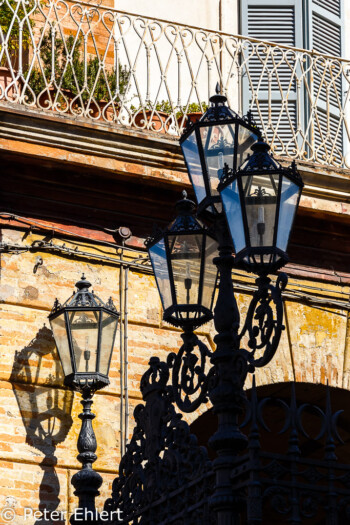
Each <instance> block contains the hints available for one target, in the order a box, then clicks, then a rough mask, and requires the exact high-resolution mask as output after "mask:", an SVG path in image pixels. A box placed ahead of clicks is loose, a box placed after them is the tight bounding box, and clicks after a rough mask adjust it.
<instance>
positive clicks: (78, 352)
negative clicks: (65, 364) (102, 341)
mask: <svg viewBox="0 0 350 525" xmlns="http://www.w3.org/2000/svg"><path fill="white" fill-rule="evenodd" d="M99 314H100V312H99V311H95V310H86V311H81V312H68V317H69V324H70V328H71V334H72V342H73V352H74V358H75V363H76V368H77V372H80V373H81V372H90V373H94V372H96V364H97V343H98V329H99Z"/></svg>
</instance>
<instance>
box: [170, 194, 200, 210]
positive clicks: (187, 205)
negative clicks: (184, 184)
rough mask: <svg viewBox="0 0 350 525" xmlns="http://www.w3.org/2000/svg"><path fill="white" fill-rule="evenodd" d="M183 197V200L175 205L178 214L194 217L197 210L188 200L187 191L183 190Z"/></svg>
mask: <svg viewBox="0 0 350 525" xmlns="http://www.w3.org/2000/svg"><path fill="white" fill-rule="evenodd" d="M181 195H182V199H181V200H179V201H178V202H177V203H176V205H175V207H176V211H177V213H178V214H179V215H193V214H194V211H195V209H196V205H195V203H194V202H193V201H191V200H190V199H188V198H187V191H186V190H183V191H182V193H181Z"/></svg>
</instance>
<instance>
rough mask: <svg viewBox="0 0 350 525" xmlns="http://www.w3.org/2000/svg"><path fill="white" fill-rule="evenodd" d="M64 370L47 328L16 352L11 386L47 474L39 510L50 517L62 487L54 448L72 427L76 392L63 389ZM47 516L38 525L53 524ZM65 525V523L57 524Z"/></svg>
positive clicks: (26, 427)
mask: <svg viewBox="0 0 350 525" xmlns="http://www.w3.org/2000/svg"><path fill="white" fill-rule="evenodd" d="M62 377H63V373H62V368H61V364H60V361H59V358H58V354H57V350H56V345H55V341H54V338H53V336H52V332H51V330H50V329H49V328H47V327H46V326H45V325H44V326H43V328H40V330H39V331H38V332H37V334H36V336H35V337H34V339H33V340H32V341H31V342H30V343H29V344H28V346H26V347H25V348H23V349H22V350H21V351H16V354H15V359H14V363H13V367H12V374H11V383H12V388H13V391H14V393H15V396H16V400H17V404H18V407H19V410H20V412H21V417H22V420H23V425H24V427H25V429H26V434H27V438H26V442H27V443H28V444H29V445H31V446H32V447H35V448H36V449H38V450H40V452H42V453H43V454H44V458H43V460H42V462H41V463H40V467H41V469H42V471H43V473H44V475H43V479H42V481H41V484H40V489H39V498H40V502H39V507H38V510H40V511H41V512H44V511H45V510H46V516H49V515H50V513H51V512H53V511H54V510H56V509H57V507H58V505H59V503H60V499H59V493H60V484H59V480H58V477H57V474H56V471H55V465H56V464H57V458H56V456H55V449H56V446H57V444H58V443H61V442H63V441H64V440H65V438H66V436H67V434H68V432H69V429H70V427H71V425H72V421H73V420H72V417H71V410H72V404H73V396H74V394H73V392H71V391H69V390H62V389H61V388H59V386H60V385H62V382H63V380H62ZM50 522H51V521H50V520H47V519H45V516H43V517H42V518H40V519H39V520H37V521H36V522H35V525H39V524H43V523H50ZM56 523H57V524H58V525H64V523H65V522H64V521H57V522H56Z"/></svg>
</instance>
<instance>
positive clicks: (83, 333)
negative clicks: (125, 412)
mask: <svg viewBox="0 0 350 525" xmlns="http://www.w3.org/2000/svg"><path fill="white" fill-rule="evenodd" d="M76 287H77V292H74V293H73V295H72V296H71V297H70V298H69V299H68V300H67V301H66V302H65V303H64V304H63V305H61V304H60V303H59V302H58V300H57V299H56V301H55V304H54V306H53V309H52V311H51V313H50V315H49V321H50V325H51V329H52V332H53V335H54V338H55V341H56V346H57V350H58V354H59V356H60V360H61V363H62V368H63V372H64V375H65V379H64V383H65V385H67V386H68V387H70V388H71V389H73V390H77V391H79V392H81V394H82V396H83V399H82V401H81V403H82V405H83V413H82V414H80V415H79V417H80V419H81V420H82V426H81V430H80V434H79V438H78V451H79V455H78V460H79V461H80V462H81V463H82V465H83V466H82V469H81V470H80V471H79V472H77V473H76V474H74V476H73V477H72V484H73V486H74V487H75V489H76V490H75V492H74V494H75V495H76V496H78V497H79V509H80V511H83V512H84V514H82V515H77V516H76V517H75V516H74V515H73V516H72V517H71V523H72V524H74V523H78V522H79V521H82V519H83V521H84V523H90V522H91V523H93V522H94V521H96V520H97V514H96V509H95V497H96V496H98V494H99V492H98V489H99V487H100V486H101V484H102V478H101V476H100V474H98V473H97V472H95V471H94V470H93V469H92V463H94V462H95V461H96V459H97V456H96V454H95V452H96V448H97V443H96V437H95V434H94V431H93V428H92V420H93V419H94V417H95V415H94V414H93V413H92V412H91V405H92V396H93V394H94V393H95V391H96V390H99V389H100V388H103V387H105V386H106V385H108V384H109V379H108V372H109V367H110V362H111V357H112V351H113V346H114V340H115V336H116V332H117V326H118V319H119V314H118V312H117V311H116V308H115V306H114V305H113V301H112V298H110V299H109V301H108V303H107V304H104V303H103V302H102V301H101V299H100V298H99V297H97V295H95V294H94V292H93V291H90V290H89V288H90V287H91V283H89V282H88V281H87V280H86V278H85V276H84V274H83V276H82V278H81V280H80V281H78V282H77V283H76Z"/></svg>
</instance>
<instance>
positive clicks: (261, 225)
mask: <svg viewBox="0 0 350 525" xmlns="http://www.w3.org/2000/svg"><path fill="white" fill-rule="evenodd" d="M242 184H243V193H244V197H245V206H246V214H247V222H248V231H249V239H250V245H251V246H252V247H257V246H265V247H266V246H273V240H274V232H275V220H276V209H277V195H278V184H279V175H269V174H265V173H264V174H260V175H259V174H258V175H254V176H248V177H247V176H245V177H242Z"/></svg>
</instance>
